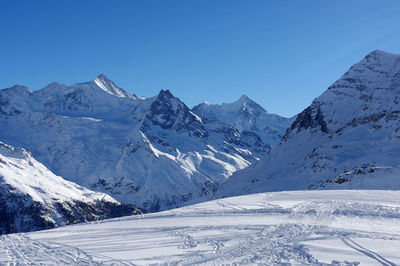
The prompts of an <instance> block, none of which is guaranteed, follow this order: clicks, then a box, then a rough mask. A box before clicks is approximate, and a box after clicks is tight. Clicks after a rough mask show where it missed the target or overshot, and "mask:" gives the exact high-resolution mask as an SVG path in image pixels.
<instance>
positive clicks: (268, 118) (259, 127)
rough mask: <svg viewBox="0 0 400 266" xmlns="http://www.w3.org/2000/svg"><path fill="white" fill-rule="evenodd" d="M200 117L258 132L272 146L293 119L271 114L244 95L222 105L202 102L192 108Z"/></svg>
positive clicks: (243, 130) (277, 141)
mask: <svg viewBox="0 0 400 266" xmlns="http://www.w3.org/2000/svg"><path fill="white" fill-rule="evenodd" d="M192 111H193V112H194V113H196V114H198V115H199V116H200V117H202V118H204V119H207V120H210V121H213V120H218V121H220V122H223V123H226V124H229V125H231V126H233V127H235V128H237V129H238V130H239V131H240V132H253V133H256V134H257V135H258V136H259V137H260V138H261V140H262V141H263V142H264V143H265V144H268V145H270V146H276V145H277V144H278V143H279V142H280V141H281V140H282V137H283V135H284V133H285V130H286V129H287V127H288V126H289V125H290V123H291V122H292V121H293V119H290V118H285V117H281V116H279V115H275V114H269V113H268V112H267V111H265V109H264V108H262V107H261V106H260V105H258V104H257V103H255V102H254V101H252V100H251V99H249V98H248V97H247V96H245V95H243V96H242V97H240V98H239V100H237V101H236V102H233V103H228V104H226V103H224V104H221V105H217V104H209V103H202V104H199V105H197V106H195V107H194V108H193V110H192Z"/></svg>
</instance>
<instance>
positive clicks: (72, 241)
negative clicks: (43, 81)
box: [0, 190, 400, 265]
mask: <svg viewBox="0 0 400 266" xmlns="http://www.w3.org/2000/svg"><path fill="white" fill-rule="evenodd" d="M7 263H10V264H11V265H14V264H30V263H34V264H39V263H42V264H92V265H96V264H113V265H131V264H136V265H148V264H161V263H167V264H178V265H187V264H214V265H215V264H217V265H218V264H222V263H229V264H238V265H246V264H258V263H261V264H286V263H287V264H292V265H304V264H313V265H358V264H360V265H397V264H400V191H383V190H382V191H356V190H352V191H349V190H341V191H334V190H330V191H291V192H273V193H262V194H253V195H246V196H238V197H232V198H225V199H220V200H214V201H210V202H206V203H201V204H197V205H192V206H188V207H184V208H179V209H174V210H169V211H163V212H159V213H152V214H145V215H140V216H130V217H124V218H117V219H112V220H105V221H100V222H94V223H90V224H80V225H73V226H66V227H61V228H58V229H52V230H46V231H40V232H34V233H26V234H12V235H4V236H2V237H1V238H0V264H2V265H3V264H7Z"/></svg>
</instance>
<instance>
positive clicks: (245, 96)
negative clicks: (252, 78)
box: [239, 94, 251, 102]
mask: <svg viewBox="0 0 400 266" xmlns="http://www.w3.org/2000/svg"><path fill="white" fill-rule="evenodd" d="M239 101H241V102H249V101H251V99H250V98H249V97H247V95H245V94H243V95H242V96H240V98H239Z"/></svg>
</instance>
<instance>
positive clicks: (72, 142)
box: [0, 75, 269, 211]
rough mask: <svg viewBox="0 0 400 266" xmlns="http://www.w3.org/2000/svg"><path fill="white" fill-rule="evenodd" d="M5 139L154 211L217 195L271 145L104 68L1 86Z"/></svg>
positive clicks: (67, 174)
mask: <svg viewBox="0 0 400 266" xmlns="http://www.w3.org/2000/svg"><path fill="white" fill-rule="evenodd" d="M0 127H1V128H2V130H1V131H0V140H1V141H4V142H5V143H9V144H12V145H15V146H21V147H24V148H26V149H28V150H30V151H31V152H32V153H33V154H34V156H35V158H36V159H37V160H39V161H40V162H41V163H43V164H44V165H45V166H46V167H48V168H49V169H50V170H51V171H52V172H53V173H55V174H56V175H59V176H62V177H63V178H65V179H67V180H70V181H73V182H76V183H78V184H79V185H82V186H85V187H87V188H89V189H92V190H96V191H101V192H105V193H107V194H109V195H111V196H112V197H114V198H115V199H117V200H118V201H121V202H124V203H131V204H134V205H136V206H138V207H141V208H143V209H146V210H149V211H155V210H160V209H161V210H162V209H168V208H174V207H179V206H182V205H184V204H189V203H192V202H199V201H201V200H207V199H210V198H211V197H212V196H213V194H214V192H215V191H216V189H217V188H218V186H219V184H220V183H222V182H225V181H226V180H227V179H228V178H229V176H231V175H232V174H233V173H234V172H235V171H237V170H239V169H243V168H245V167H247V166H249V165H250V164H252V163H254V162H256V161H257V160H258V159H259V158H261V157H263V156H264V155H265V154H266V153H267V152H268V151H269V146H268V145H267V144H265V143H263V141H262V140H261V137H260V136H258V135H257V134H255V133H254V132H248V131H246V132H240V131H239V130H238V129H236V128H234V127H233V126H231V125H228V124H225V123H221V122H219V121H203V119H202V118H200V117H199V116H198V115H196V114H195V113H193V112H192V111H191V110H190V109H189V108H188V107H187V106H186V105H185V104H184V103H183V102H181V101H180V100H179V99H178V98H176V97H175V96H174V95H172V94H171V92H170V91H168V90H166V91H164V90H162V91H161V92H160V93H159V94H158V95H157V96H155V97H151V98H147V99H144V98H139V97H136V96H134V95H130V94H128V93H126V92H125V91H123V90H122V89H120V88H119V87H117V86H116V85H115V84H114V83H113V82H112V81H110V80H109V79H107V78H106V77H105V76H104V75H100V76H98V77H97V78H95V79H94V80H93V81H91V82H86V83H76V84H74V85H71V86H66V85H61V84H57V83H52V84H50V85H48V86H47V87H45V88H43V89H41V90H39V91H34V92H33V91H31V90H29V89H28V88H26V87H23V86H15V87H12V88H9V89H5V90H1V91H0Z"/></svg>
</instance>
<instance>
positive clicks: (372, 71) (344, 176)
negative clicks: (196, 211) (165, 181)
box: [217, 50, 400, 196]
mask: <svg viewBox="0 0 400 266" xmlns="http://www.w3.org/2000/svg"><path fill="white" fill-rule="evenodd" d="M399 114H400V56H399V55H395V54H390V53H386V52H383V51H379V50H378V51H374V52H372V53H370V54H368V55H367V56H366V57H365V58H364V59H363V60H362V61H361V62H359V63H357V64H355V65H354V66H352V67H351V68H350V69H349V70H348V71H347V72H346V73H345V74H344V75H343V76H342V77H341V78H340V79H339V80H338V81H336V82H335V83H334V84H333V85H332V86H330V87H329V88H328V90H326V91H325V92H324V93H323V94H322V95H321V96H320V97H318V98H316V99H315V100H314V101H313V103H312V104H311V105H310V106H309V107H308V108H306V109H305V110H304V111H303V112H302V113H300V114H299V115H298V116H297V118H296V120H295V121H294V122H293V124H292V125H291V126H290V128H289V129H288V131H287V132H286V135H285V137H284V138H285V140H284V141H283V142H282V143H281V144H280V145H278V146H277V147H276V148H275V149H273V150H272V151H271V152H270V153H269V154H268V156H267V157H266V158H265V159H264V160H262V161H260V162H259V163H258V164H257V165H255V166H254V167H249V168H247V169H245V170H243V171H241V172H238V173H235V174H234V175H233V176H232V178H231V179H230V180H229V181H228V182H226V183H225V184H224V185H223V186H222V187H221V189H220V191H219V192H218V193H217V194H218V195H217V196H231V195H239V194H246V193H254V192H264V191H279V190H297V189H400V163H399V160H398V158H399V157H400V127H399Z"/></svg>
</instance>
